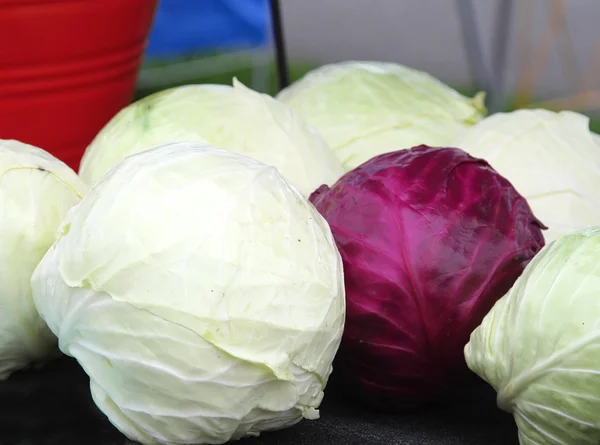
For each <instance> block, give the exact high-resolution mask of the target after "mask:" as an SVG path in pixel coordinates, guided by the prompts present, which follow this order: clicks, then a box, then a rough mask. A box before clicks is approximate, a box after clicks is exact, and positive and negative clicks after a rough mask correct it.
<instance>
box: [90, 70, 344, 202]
mask: <svg viewBox="0 0 600 445" xmlns="http://www.w3.org/2000/svg"><path fill="white" fill-rule="evenodd" d="M181 141H198V142H206V143H209V144H212V145H215V146H218V147H221V148H226V149H228V150H232V151H235V152H238V153H241V154H246V155H248V156H252V157H253V158H255V159H257V160H259V161H261V162H263V163H265V164H268V165H273V166H275V167H277V168H278V169H279V171H280V172H281V174H282V175H283V176H284V177H285V178H286V179H287V180H289V181H290V182H291V183H292V184H293V185H295V186H296V187H297V188H298V189H299V190H300V191H301V192H302V193H304V194H305V195H306V196H307V197H308V195H309V194H310V193H312V192H313V191H314V190H315V189H316V188H317V187H319V186H320V185H321V184H332V183H333V182H335V181H336V180H337V179H338V178H339V177H340V176H341V175H342V174H343V169H342V166H341V164H340V162H339V161H338V160H337V159H336V157H335V155H334V153H333V152H332V151H331V149H330V148H329V147H328V146H327V144H326V143H325V142H324V141H323V138H322V137H321V136H320V135H318V134H317V133H316V132H315V130H314V129H313V128H311V127H309V126H308V125H307V124H306V123H305V122H304V121H302V120H301V119H300V118H299V117H298V116H297V115H296V113H295V112H294V111H293V110H292V109H291V108H289V107H288V106H286V105H284V104H282V103H281V102H278V101H276V100H275V99H273V98H272V97H270V96H267V95H266V94H259V93H257V92H255V91H252V90H250V89H249V88H246V87H245V86H244V85H242V84H241V83H240V82H238V81H237V80H235V79H234V82H233V87H230V86H226V85H187V86H183V87H177V88H172V89H168V90H165V91H162V92H159V93H156V94H153V95H151V96H149V97H146V98H144V99H142V100H140V101H138V102H135V103H133V104H131V105H129V106H128V107H126V108H124V109H123V110H121V112H119V113H118V114H117V115H116V116H115V117H114V118H113V119H112V120H111V121H110V122H109V123H108V124H107V125H106V126H105V127H104V129H102V130H101V131H100V133H99V134H98V135H97V136H96V138H95V139H94V141H93V142H92V143H91V144H90V146H89V147H88V148H87V150H86V152H85V155H84V157H83V159H82V162H81V168H80V170H79V173H80V175H81V177H82V178H83V179H84V180H85V181H86V182H88V183H89V184H94V183H96V182H97V181H98V180H99V179H100V178H101V177H102V176H103V175H104V174H105V173H106V172H107V171H108V169H109V168H110V167H111V166H112V165H114V164H115V163H117V162H118V161H120V160H122V159H123V158H125V157H127V156H129V155H131V154H134V153H138V152H140V151H142V150H145V149H148V148H151V147H154V146H156V145H160V144H164V143H168V142H181Z"/></svg>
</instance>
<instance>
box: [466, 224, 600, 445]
mask: <svg viewBox="0 0 600 445" xmlns="http://www.w3.org/2000/svg"><path fill="white" fill-rule="evenodd" d="M599 290H600V228H589V229H584V230H582V231H578V232H574V233H571V234H569V235H565V236H563V237H561V238H559V239H557V240H556V241H555V242H554V243H551V244H550V245H548V246H546V247H545V248H544V249H542V250H541V252H540V253H539V254H538V255H537V256H536V257H535V258H534V259H533V260H532V261H531V263H530V264H529V265H528V266H527V268H526V269H525V271H524V273H523V275H522V276H521V277H520V278H519V279H518V280H517V282H516V283H515V285H514V287H513V288H512V289H511V290H510V292H508V294H507V295H505V296H504V297H503V298H502V299H500V300H499V301H498V302H497V303H496V305H495V306H494V308H493V309H492V310H491V311H490V313H489V314H488V315H487V316H486V317H485V319H484V320H483V323H482V324H481V326H479V327H478V328H477V329H476V330H475V331H474V332H473V333H472V334H471V341H470V342H469V344H467V346H466V347H465V357H466V360H467V364H468V365H469V367H470V368H471V369H472V370H473V371H474V372H476V373H477V374H479V375H480V376H481V377H482V378H483V379H485V380H486V381H487V382H488V383H490V384H491V385H492V386H493V387H494V388H495V389H496V391H498V405H499V406H500V407H501V408H502V409H504V410H506V411H509V412H512V413H513V415H514V417H515V420H516V423H517V426H518V427H519V441H520V443H521V445H598V443H599V442H600V355H599V353H600V298H599Z"/></svg>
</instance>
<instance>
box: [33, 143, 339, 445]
mask: <svg viewBox="0 0 600 445" xmlns="http://www.w3.org/2000/svg"><path fill="white" fill-rule="evenodd" d="M32 286H33V290H34V298H35V302H36V305H37V307H38V309H39V311H40V314H41V315H42V317H43V318H44V320H45V321H46V322H47V323H48V325H49V326H50V328H51V329H52V331H53V332H54V333H55V334H56V335H57V336H58V338H59V341H60V348H61V350H62V351H63V352H64V353H65V354H67V355H70V356H73V357H75V358H76V359H77V360H78V361H79V363H80V364H81V366H82V367H83V368H84V369H85V371H86V372H87V374H88V375H89V376H90V380H91V392H92V396H93V399H94V401H95V403H96V404H97V405H98V407H99V408H100V409H101V410H102V411H103V412H104V413H105V414H106V415H107V416H108V418H109V419H110V421H111V422H112V423H113V424H114V425H115V426H116V427H117V428H118V429H119V430H121V431H122V432H123V433H124V434H125V435H127V436H128V437H129V438H131V439H134V440H137V441H139V442H141V443H143V444H169V445H179V444H181V445H183V444H205V443H211V444H217V443H224V442H226V441H228V440H230V439H237V438H240V437H243V436H246V435H257V434H258V433H260V432H261V431H266V430H272V429H279V428H284V427H287V426H290V425H293V424H295V423H297V422H298V421H300V420H301V419H302V418H308V419H314V418H316V417H318V407H319V404H320V403H321V399H322V398H323V394H324V393H323V391H324V388H325V385H326V383H327V380H328V377H329V375H330V373H331V371H332V362H333V358H334V355H335V353H336V351H337V349H338V346H339V343H340V339H341V336H342V330H343V325H344V316H345V300H344V283H343V272H342V263H341V257H340V255H339V253H338V250H337V248H336V246H335V242H334V240H333V237H332V235H331V231H330V229H329V226H328V225H327V223H326V222H325V220H324V219H323V218H322V217H321V216H320V215H319V214H318V213H317V211H316V210H315V208H314V207H313V206H312V205H311V204H310V203H309V202H308V200H307V199H305V198H304V197H303V196H302V195H301V194H300V193H299V192H298V191H297V190H296V189H295V188H294V187H292V186H291V185H290V184H289V183H288V182H287V181H285V180H284V179H283V178H282V177H281V175H280V174H279V172H278V171H277V169H275V168H274V167H272V166H267V165H265V164H262V163H260V162H258V161H256V160H254V159H251V158H249V157H246V156H242V155H239V154H236V153H232V152H229V151H226V150H223V149H218V148H213V147H210V146H204V145H202V144H198V143H177V144H167V145H164V146H161V147H158V148H155V149H152V150H147V151H144V152H142V153H139V154H137V155H134V156H131V157H129V158H127V159H126V160H125V161H123V162H122V163H120V164H119V165H118V166H116V167H115V168H114V169H112V170H111V171H110V172H109V173H108V174H107V175H106V176H105V177H104V179H103V180H102V181H100V182H99V183H98V184H97V185H96V186H94V187H93V188H92V190H91V191H90V193H89V194H88V195H87V196H86V197H85V198H84V199H83V200H82V202H81V203H80V204H79V205H78V206H76V207H75V208H74V209H73V211H72V212H71V213H70V214H69V216H68V218H67V219H66V220H65V222H64V225H63V227H62V230H61V235H60V238H59V239H58V241H57V242H56V243H55V244H54V246H53V247H52V248H51V250H50V251H49V252H48V254H47V255H46V256H45V257H44V259H43V260H42V261H41V263H40V265H39V267H38V268H37V270H36V272H35V275H34V277H33V279H32Z"/></svg>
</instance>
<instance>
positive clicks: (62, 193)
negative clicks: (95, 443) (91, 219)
mask: <svg viewBox="0 0 600 445" xmlns="http://www.w3.org/2000/svg"><path fill="white" fill-rule="evenodd" d="M85 191H86V187H85V185H84V184H83V182H82V181H81V180H80V179H79V178H78V177H77V175H76V174H75V172H73V170H71V169H70V168H69V167H67V166H66V165H65V164H63V163H62V162H61V161H59V160H58V159H56V158H54V157H53V156H51V155H50V154H49V153H47V152H45V151H44V150H42V149H40V148H37V147H33V146H31V145H27V144H24V143H21V142H18V141H14V140H0V244H1V246H2V247H1V248H0V380H3V379H5V378H7V377H8V376H9V375H10V374H11V373H12V372H14V371H16V370H19V369H21V368H23V367H25V366H27V365H29V364H31V363H37V362H42V361H44V360H46V359H47V358H48V357H50V356H51V355H53V353H54V352H55V351H56V337H55V336H54V335H53V334H52V332H50V330H48V327H47V326H46V324H45V323H44V322H43V321H42V320H41V318H40V317H39V315H38V313H37V310H36V308H35V305H34V303H33V298H32V296H31V286H30V280H31V274H32V273H33V271H34V269H35V267H36V266H37V264H38V262H39V261H40V260H41V259H42V257H43V256H44V254H45V253H46V251H47V250H48V249H49V248H50V246H51V245H52V243H53V242H54V240H55V235H56V230H57V229H58V227H59V225H60V223H61V221H62V219H63V218H64V216H65V214H66V213H67V212H68V210H69V209H70V208H71V207H72V206H73V205H74V204H76V203H77V202H78V201H79V200H80V198H81V196H82V195H83V194H84V193H85Z"/></svg>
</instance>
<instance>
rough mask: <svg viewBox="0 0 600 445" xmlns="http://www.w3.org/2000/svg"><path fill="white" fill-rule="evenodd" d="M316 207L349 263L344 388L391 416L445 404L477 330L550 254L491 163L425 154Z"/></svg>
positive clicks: (363, 173)
mask: <svg viewBox="0 0 600 445" xmlns="http://www.w3.org/2000/svg"><path fill="white" fill-rule="evenodd" d="M311 199H312V200H313V202H314V204H315V206H316V207H317V209H318V210H319V211H320V212H321V214H322V215H323V216H324V217H325V219H327V221H328V222H329V225H330V227H331V230H332V232H333V235H334V237H335V240H336V242H337V245H338V248H339V250H340V253H341V255H342V259H343V262H344V276H345V282H346V304H347V319H346V327H345V331H344V338H343V340H342V346H341V348H340V352H339V354H338V357H339V363H338V366H337V367H336V370H337V372H339V373H340V376H341V377H342V380H343V381H344V382H345V383H346V384H348V385H351V387H352V388H353V392H355V393H356V395H357V396H359V397H361V398H362V399H364V400H366V401H367V402H369V403H371V404H372V405H376V406H377V407H379V408H382V409H397V408H400V409H403V408H410V407H412V406H414V405H418V404H421V403H424V402H427V401H429V400H431V399H434V398H438V397H446V396H447V395H448V394H449V393H450V392H449V390H451V389H453V388H454V387H455V386H456V383H458V382H459V381H460V380H461V379H462V378H463V377H464V376H466V375H468V369H467V367H466V365H465V360H464V355H463V349H464V346H465V344H466V343H467V342H468V340H469V335H470V334H471V332H472V330H473V329H475V327H477V326H478V325H479V323H480V322H481V320H482V319H483V317H484V316H485V314H486V313H487V312H488V311H489V310H490V309H491V307H492V306H493V304H494V303H495V302H496V301H497V300H498V299H499V298H500V297H501V296H503V295H504V294H505V293H506V292H507V291H508V289H509V288H510V287H511V286H512V284H513V283H514V282H515V280H516V278H517V277H518V276H519V275H520V274H521V272H522V271H523V268H524V267H525V265H526V264H527V263H528V262H529V261H530V260H531V258H532V257H533V256H534V255H535V253H536V252H537V251H539V250H540V249H541V247H542V245H543V243H544V239H543V237H542V233H541V224H540V223H539V222H538V220H537V219H536V218H535V217H534V216H533V214H532V213H531V210H530V208H529V206H528V205H527V202H526V201H525V199H524V198H523V197H522V196H520V195H519V194H518V193H517V192H516V191H515V189H514V188H513V187H512V186H511V185H510V183H509V182H508V181H507V180H506V179H504V178H503V177H502V176H500V175H499V174H498V173H496V172H495V171H494V170H493V169H492V168H491V167H490V166H489V165H488V164H487V163H486V162H485V161H483V160H479V159H475V158H472V157H471V156H469V155H467V154H466V153H465V152H463V151H461V150H458V149H452V148H430V147H424V146H422V147H416V148H413V149H410V150H402V151H399V152H393V153H387V154H383V155H380V156H378V157H375V158H373V159H371V160H370V161H368V162H366V163H365V164H363V165H362V166H360V167H358V168H357V169H355V170H353V171H351V172H349V173H346V174H345V175H344V176H343V177H342V178H341V179H340V180H339V181H338V182H337V183H336V184H335V185H334V186H333V187H331V188H330V189H328V188H327V187H326V186H324V187H322V188H321V189H320V190H318V191H317V192H315V193H314V194H313V197H312V198H311Z"/></svg>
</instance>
